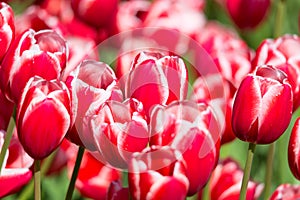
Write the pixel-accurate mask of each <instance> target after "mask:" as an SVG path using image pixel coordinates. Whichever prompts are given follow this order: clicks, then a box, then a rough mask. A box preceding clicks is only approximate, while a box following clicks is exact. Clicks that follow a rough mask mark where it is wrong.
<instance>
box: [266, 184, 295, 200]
mask: <svg viewBox="0 0 300 200" xmlns="http://www.w3.org/2000/svg"><path fill="white" fill-rule="evenodd" d="M299 198H300V185H291V184H282V185H280V186H278V187H277V188H276V190H275V191H274V193H273V194H272V196H271V197H270V200H295V199H299Z"/></svg>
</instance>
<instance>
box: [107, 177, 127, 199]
mask: <svg viewBox="0 0 300 200" xmlns="http://www.w3.org/2000/svg"><path fill="white" fill-rule="evenodd" d="M106 199H107V200H129V199H130V195H129V189H128V188H124V187H122V185H121V182H120V181H113V182H111V184H110V186H109V189H108V193H107V197H106Z"/></svg>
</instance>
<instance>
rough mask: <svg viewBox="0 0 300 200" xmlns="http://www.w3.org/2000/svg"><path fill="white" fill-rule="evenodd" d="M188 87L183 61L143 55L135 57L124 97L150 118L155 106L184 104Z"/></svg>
mask: <svg viewBox="0 0 300 200" xmlns="http://www.w3.org/2000/svg"><path fill="white" fill-rule="evenodd" d="M145 74H147V76H145ZM141 77H142V78H141ZM187 83H188V78H187V68H186V66H185V64H184V62H183V60H182V59H180V58H179V57H177V56H163V55H162V54H160V53H157V52H142V53H140V54H138V55H137V56H136V58H135V60H134V63H133V65H132V67H131V69H130V72H129V76H128V79H127V84H126V97H128V98H136V99H138V100H139V101H141V102H142V103H143V106H144V109H145V112H146V114H147V115H148V116H149V114H150V110H151V109H152V107H153V106H154V105H156V104H160V105H167V104H169V103H171V102H172V101H174V100H184V99H185V98H186V96H187Z"/></svg>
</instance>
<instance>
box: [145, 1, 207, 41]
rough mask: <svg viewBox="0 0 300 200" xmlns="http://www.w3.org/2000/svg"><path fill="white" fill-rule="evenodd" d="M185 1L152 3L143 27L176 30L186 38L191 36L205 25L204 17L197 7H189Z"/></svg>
mask: <svg viewBox="0 0 300 200" xmlns="http://www.w3.org/2000/svg"><path fill="white" fill-rule="evenodd" d="M190 4H191V2H188V3H187V1H180V0H177V1H161V0H156V1H153V3H152V5H151V7H150V9H149V12H148V14H147V17H146V18H145V21H144V26H145V27H157V28H159V27H160V28H167V29H173V30H177V31H179V32H181V33H183V34H186V35H188V36H193V35H194V34H195V33H197V32H198V31H199V30H200V29H201V28H202V27H203V26H204V25H205V23H206V19H205V16H204V14H203V13H202V12H200V11H199V9H198V8H197V7H192V6H190Z"/></svg>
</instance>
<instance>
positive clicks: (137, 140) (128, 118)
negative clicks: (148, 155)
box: [87, 99, 149, 168]
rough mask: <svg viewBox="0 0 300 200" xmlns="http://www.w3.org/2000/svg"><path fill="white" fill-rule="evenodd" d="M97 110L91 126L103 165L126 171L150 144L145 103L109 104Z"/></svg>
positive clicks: (132, 101)
mask: <svg viewBox="0 0 300 200" xmlns="http://www.w3.org/2000/svg"><path fill="white" fill-rule="evenodd" d="M97 110H98V111H97V112H96V113H95V114H94V115H91V116H90V118H89V122H88V123H89V125H90V128H91V130H92V132H93V136H94V141H95V144H96V146H97V150H98V151H99V152H100V154H101V156H102V157H103V162H107V163H109V164H110V165H112V166H113V167H116V168H127V162H128V161H129V159H130V157H131V155H132V154H133V153H134V152H140V151H142V150H143V149H144V148H145V147H147V145H148V141H149V133H148V126H147V122H146V120H145V114H144V110H143V106H142V104H141V103H140V102H139V101H137V100H136V99H128V100H126V101H125V102H123V103H121V102H117V101H107V102H105V103H104V104H102V105H100V107H99V108H98V109H97ZM87 148H88V147H87Z"/></svg>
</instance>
